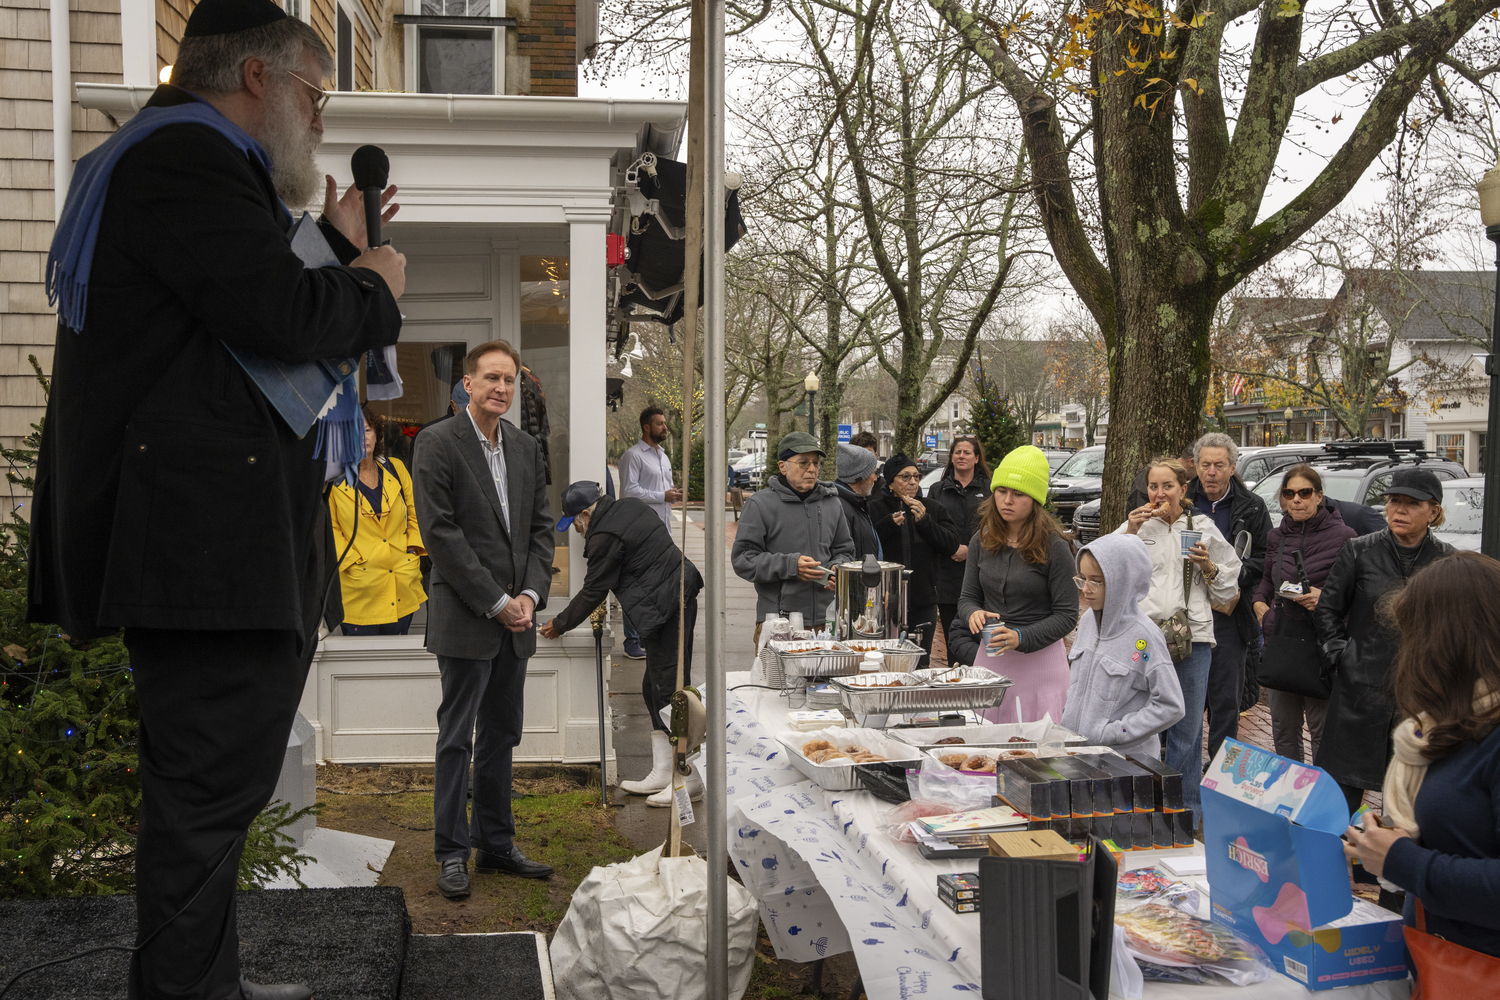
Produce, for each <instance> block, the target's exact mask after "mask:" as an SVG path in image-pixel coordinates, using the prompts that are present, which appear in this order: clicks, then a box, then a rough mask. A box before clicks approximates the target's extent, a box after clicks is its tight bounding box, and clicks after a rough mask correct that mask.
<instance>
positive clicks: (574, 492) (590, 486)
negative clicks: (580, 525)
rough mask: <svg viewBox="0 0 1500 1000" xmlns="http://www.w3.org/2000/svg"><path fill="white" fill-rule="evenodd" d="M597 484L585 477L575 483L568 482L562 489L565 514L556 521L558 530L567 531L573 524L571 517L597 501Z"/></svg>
mask: <svg viewBox="0 0 1500 1000" xmlns="http://www.w3.org/2000/svg"><path fill="white" fill-rule="evenodd" d="M599 495H600V494H599V484H598V483H591V482H589V481H588V480H586V479H580V480H579V481H578V482H576V483H570V484H569V485H568V488H567V489H565V490H563V495H562V508H563V513H564V514H565V515H567V516H566V517H564V518H563V519H562V520H561V521H558V522H557V530H558V531H567V530H568V529H569V528H571V527H572V526H573V518H575V517H577V516H578V515H579V514H582V513H583V512H584V511H586V510H588V509H589V508H590V507H592V506H594V504H596V503H598V502H599Z"/></svg>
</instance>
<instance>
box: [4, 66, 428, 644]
mask: <svg viewBox="0 0 1500 1000" xmlns="http://www.w3.org/2000/svg"><path fill="white" fill-rule="evenodd" d="M185 99H190V98H187V97H186V95H184V94H183V93H182V92H180V91H177V90H176V89H175V88H172V87H162V88H159V89H158V91H157V93H156V94H155V95H154V96H153V97H152V103H159V104H171V103H181V102H182V101H183V100H185ZM279 206H280V202H279V200H278V199H277V196H276V193H275V189H274V187H273V186H272V183H271V178H270V176H269V175H268V174H267V173H266V171H265V170H264V169H263V168H262V167H260V166H259V165H258V164H256V163H254V162H252V161H251V160H250V159H249V158H248V157H247V156H246V155H245V154H244V153H242V152H240V151H239V150H237V149H235V148H234V146H233V145H232V144H231V143H230V142H229V141H228V140H227V139H225V138H224V137H223V136H221V135H220V134H219V133H218V132H216V131H214V130H213V129H210V128H208V127H206V126H202V125H196V124H183V125H170V126H166V127H164V128H161V129H159V130H157V131H156V132H155V133H153V134H152V135H150V136H149V137H147V138H146V139H144V140H142V141H141V142H140V143H139V144H137V145H136V146H135V147H133V148H132V149H131V150H130V151H129V152H127V153H126V154H125V155H124V156H123V157H122V158H121V160H120V162H119V164H118V165H117V166H116V168H115V170H114V174H113V176H112V178H111V180H110V184H109V190H108V194H107V196H106V200H105V205H104V211H103V217H102V219H101V221H100V224H99V235H98V243H97V249H96V250H95V253H94V261H93V271H92V275H91V277H90V281H89V298H88V313H87V316H86V317H85V320H84V328H83V330H82V331H81V332H75V331H73V330H70V329H68V328H67V327H66V326H64V325H63V324H61V323H59V324H58V331H57V347H56V353H55V354H54V357H53V366H52V393H51V397H50V399H49V400H48V403H47V418H46V423H45V425H44V429H43V433H42V446H41V453H40V456H39V458H38V463H37V491H36V497H35V506H34V508H33V511H32V518H31V523H32V531H31V549H30V567H29V568H30V597H29V601H30V606H29V609H28V617H29V618H30V620H31V621H35V622H57V623H59V624H61V625H62V627H63V629H64V630H66V631H67V632H68V633H69V634H71V635H73V636H75V637H79V638H88V637H91V636H96V635H99V634H102V633H105V632H109V631H113V630H115V629H118V628H122V627H131V626H134V627H141V628H161V629H288V630H292V631H294V632H296V633H297V634H298V636H299V637H302V638H305V637H306V636H307V635H308V633H309V630H310V629H311V628H313V627H314V623H315V621H316V618H317V614H318V609H319V607H320V605H321V603H322V598H323V589H324V586H325V584H326V582H327V576H326V573H325V570H324V562H323V559H324V552H323V550H324V543H325V541H326V537H327V530H328V529H327V524H328V520H327V519H328V509H327V505H326V504H325V503H324V502H323V498H322V486H323V479H324V470H325V468H326V463H324V462H323V461H322V460H314V458H313V445H314V438H315V433H311V432H310V433H309V434H308V435H307V437H306V438H303V439H300V440H299V439H298V438H297V437H296V435H294V434H293V433H292V431H291V430H290V429H289V428H288V427H287V425H286V423H285V422H284V421H283V420H282V419H281V418H280V416H279V415H278V414H277V413H276V412H275V411H274V410H273V409H272V408H271V406H270V404H269V403H267V402H266V399H265V397H264V396H262V395H261V393H260V391H259V390H258V389H257V388H256V387H255V385H254V383H252V382H251V380H250V378H249V377H248V376H247V375H246V374H245V373H244V370H243V369H241V368H240V366H239V364H238V363H237V362H236V361H235V360H234V358H233V357H232V356H230V354H229V352H228V351H227V350H225V348H224V343H225V342H228V343H231V344H235V345H237V346H243V347H246V348H250V349H252V350H254V351H257V352H259V353H260V354H261V355H263V356H266V357H272V358H277V359H280V360H282V361H286V362H303V361H312V360H316V359H320V358H349V357H354V356H355V355H357V354H359V353H360V352H361V351H364V350H366V349H367V348H373V347H383V346H385V345H387V344H393V343H395V342H396V339H397V336H398V335H399V333H400V329H401V318H400V313H399V311H398V310H397V307H396V301H395V299H394V298H393V297H392V296H391V293H390V290H389V289H388V288H387V287H386V284H385V282H384V281H383V280H382V279H381V278H380V277H379V275H377V274H376V273H375V272H373V271H370V270H368V269H357V268H351V267H347V266H339V267H324V268H317V269H305V268H304V267H303V265H302V262H301V260H299V259H298V257H297V256H296V254H294V253H293V252H292V250H291V245H290V243H289V241H288V232H287V229H286V224H285V221H284V218H283V216H282V213H281V211H280V207H279ZM323 228H324V232H325V234H332V238H331V239H330V243H331V244H333V245H334V248H335V252H336V253H338V254H339V258H340V260H342V261H345V262H346V263H347V262H348V261H349V260H352V259H353V258H354V256H355V251H354V247H353V246H351V245H350V244H349V242H348V241H347V240H344V239H343V238H342V237H340V236H338V235H337V233H336V232H333V230H332V227H331V226H327V225H326V224H325V225H324V227H323Z"/></svg>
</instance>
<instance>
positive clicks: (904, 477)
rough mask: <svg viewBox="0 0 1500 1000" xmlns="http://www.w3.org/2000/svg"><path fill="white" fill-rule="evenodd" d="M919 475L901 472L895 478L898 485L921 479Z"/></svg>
mask: <svg viewBox="0 0 1500 1000" xmlns="http://www.w3.org/2000/svg"><path fill="white" fill-rule="evenodd" d="M921 478H922V477H921V475H920V474H918V473H915V472H903V473H901V475H899V476H897V477H896V481H897V482H898V483H909V482H911V481H912V480H914V479H921Z"/></svg>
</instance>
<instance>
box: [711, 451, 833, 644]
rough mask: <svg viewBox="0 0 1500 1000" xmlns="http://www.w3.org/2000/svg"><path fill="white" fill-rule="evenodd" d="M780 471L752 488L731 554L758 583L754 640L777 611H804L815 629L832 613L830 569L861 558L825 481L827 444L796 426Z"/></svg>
mask: <svg viewBox="0 0 1500 1000" xmlns="http://www.w3.org/2000/svg"><path fill="white" fill-rule="evenodd" d="M776 455H777V458H778V461H777V463H776V467H777V469H779V470H780V474H779V475H776V476H772V477H771V481H770V482H769V483H767V484H766V488H765V489H763V490H758V491H756V492H755V493H753V494H751V496H750V499H748V500H746V501H745V509H744V511H743V512H742V513H741V514H740V523H739V527H738V529H737V530H736V532H735V536H734V547H733V548H732V549H731V550H730V553H729V558H730V561H731V562H732V563H733V564H734V571H735V572H736V573H737V574H739V576H740V577H741V578H742V579H745V580H749V581H750V582H751V583H753V584H755V595H756V601H755V621H756V626H755V640H756V642H757V644H758V643H759V642H760V623H762V622H764V621H765V620H766V618H767V617H770V616H774V615H775V614H776V613H777V612H778V611H800V612H802V617H803V620H804V621H805V622H806V623H807V627H809V628H821V627H822V623H823V622H824V621H825V620H826V619H827V618H829V617H831V616H832V614H833V611H832V608H831V607H830V605H831V604H832V603H833V578H832V577H831V576H829V577H827V579H826V581H825V575H826V574H825V573H824V569H825V568H827V567H831V566H833V565H835V564H837V563H841V562H847V561H849V560H851V559H853V558H854V540H853V538H852V537H851V536H850V534H849V523H848V521H847V520H846V519H845V517H844V508H843V505H842V504H841V503H840V502H839V499H838V494H837V492H836V491H835V489H834V487H833V484H832V483H822V482H819V481H818V469H819V468H820V467H821V466H822V462H823V449H822V448H820V447H818V442H817V441H816V440H815V439H814V438H813V436H812V435H811V434H808V433H806V432H804V431H792V432H791V433H790V434H787V435H784V436H783V437H782V439H781V441H780V442H779V443H778V444H777V448H776Z"/></svg>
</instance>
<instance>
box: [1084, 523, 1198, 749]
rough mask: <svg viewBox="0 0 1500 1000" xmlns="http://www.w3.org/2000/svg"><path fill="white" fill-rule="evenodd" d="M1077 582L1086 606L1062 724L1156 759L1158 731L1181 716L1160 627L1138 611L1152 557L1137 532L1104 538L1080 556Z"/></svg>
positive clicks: (1178, 694) (1179, 693)
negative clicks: (1087, 609)
mask: <svg viewBox="0 0 1500 1000" xmlns="http://www.w3.org/2000/svg"><path fill="white" fill-rule="evenodd" d="M1077 567H1078V575H1077V576H1076V577H1074V578H1073V582H1074V583H1076V584H1077V585H1078V589H1079V591H1080V592H1081V594H1082V597H1083V603H1084V604H1086V605H1087V606H1088V608H1089V609H1090V611H1089V612H1085V613H1084V614H1083V615H1082V617H1081V618H1080V619H1079V621H1078V634H1077V637H1076V638H1075V639H1074V640H1073V650H1072V652H1071V653H1070V654H1069V655H1068V659H1069V661H1070V667H1071V670H1070V673H1069V678H1068V701H1067V707H1066V709H1065V710H1064V712H1063V717H1062V724H1063V725H1064V726H1066V727H1067V728H1069V729H1071V730H1073V731H1074V732H1075V733H1078V734H1079V735H1081V736H1085V737H1087V738H1088V740H1089V742H1091V743H1094V744H1097V745H1099V746H1107V747H1113V748H1114V749H1115V750H1117V751H1119V752H1120V753H1122V754H1133V755H1135V756H1137V757H1141V756H1145V757H1151V758H1154V759H1159V758H1160V757H1161V739H1160V734H1161V733H1162V731H1164V730H1166V729H1168V728H1170V727H1171V726H1172V725H1173V724H1175V723H1176V722H1177V721H1178V720H1179V719H1181V718H1182V714H1183V701H1182V685H1181V684H1180V683H1179V682H1178V680H1177V670H1176V669H1175V668H1174V667H1173V666H1172V656H1171V654H1170V653H1169V652H1167V643H1166V640H1164V639H1163V638H1162V635H1161V629H1160V628H1158V627H1157V625H1156V624H1155V623H1154V622H1153V621H1151V619H1150V618H1148V617H1146V614H1145V612H1143V611H1142V610H1141V601H1143V600H1144V599H1145V597H1146V593H1147V591H1149V590H1150V589H1151V556H1150V554H1149V553H1148V552H1147V551H1146V545H1145V543H1144V542H1142V541H1141V540H1140V539H1139V538H1138V537H1136V536H1134V535H1105V536H1104V537H1102V538H1100V539H1098V540H1097V541H1095V542H1093V543H1091V544H1089V545H1086V546H1084V547H1083V548H1082V549H1080V550H1079V552H1078V560H1077Z"/></svg>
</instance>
